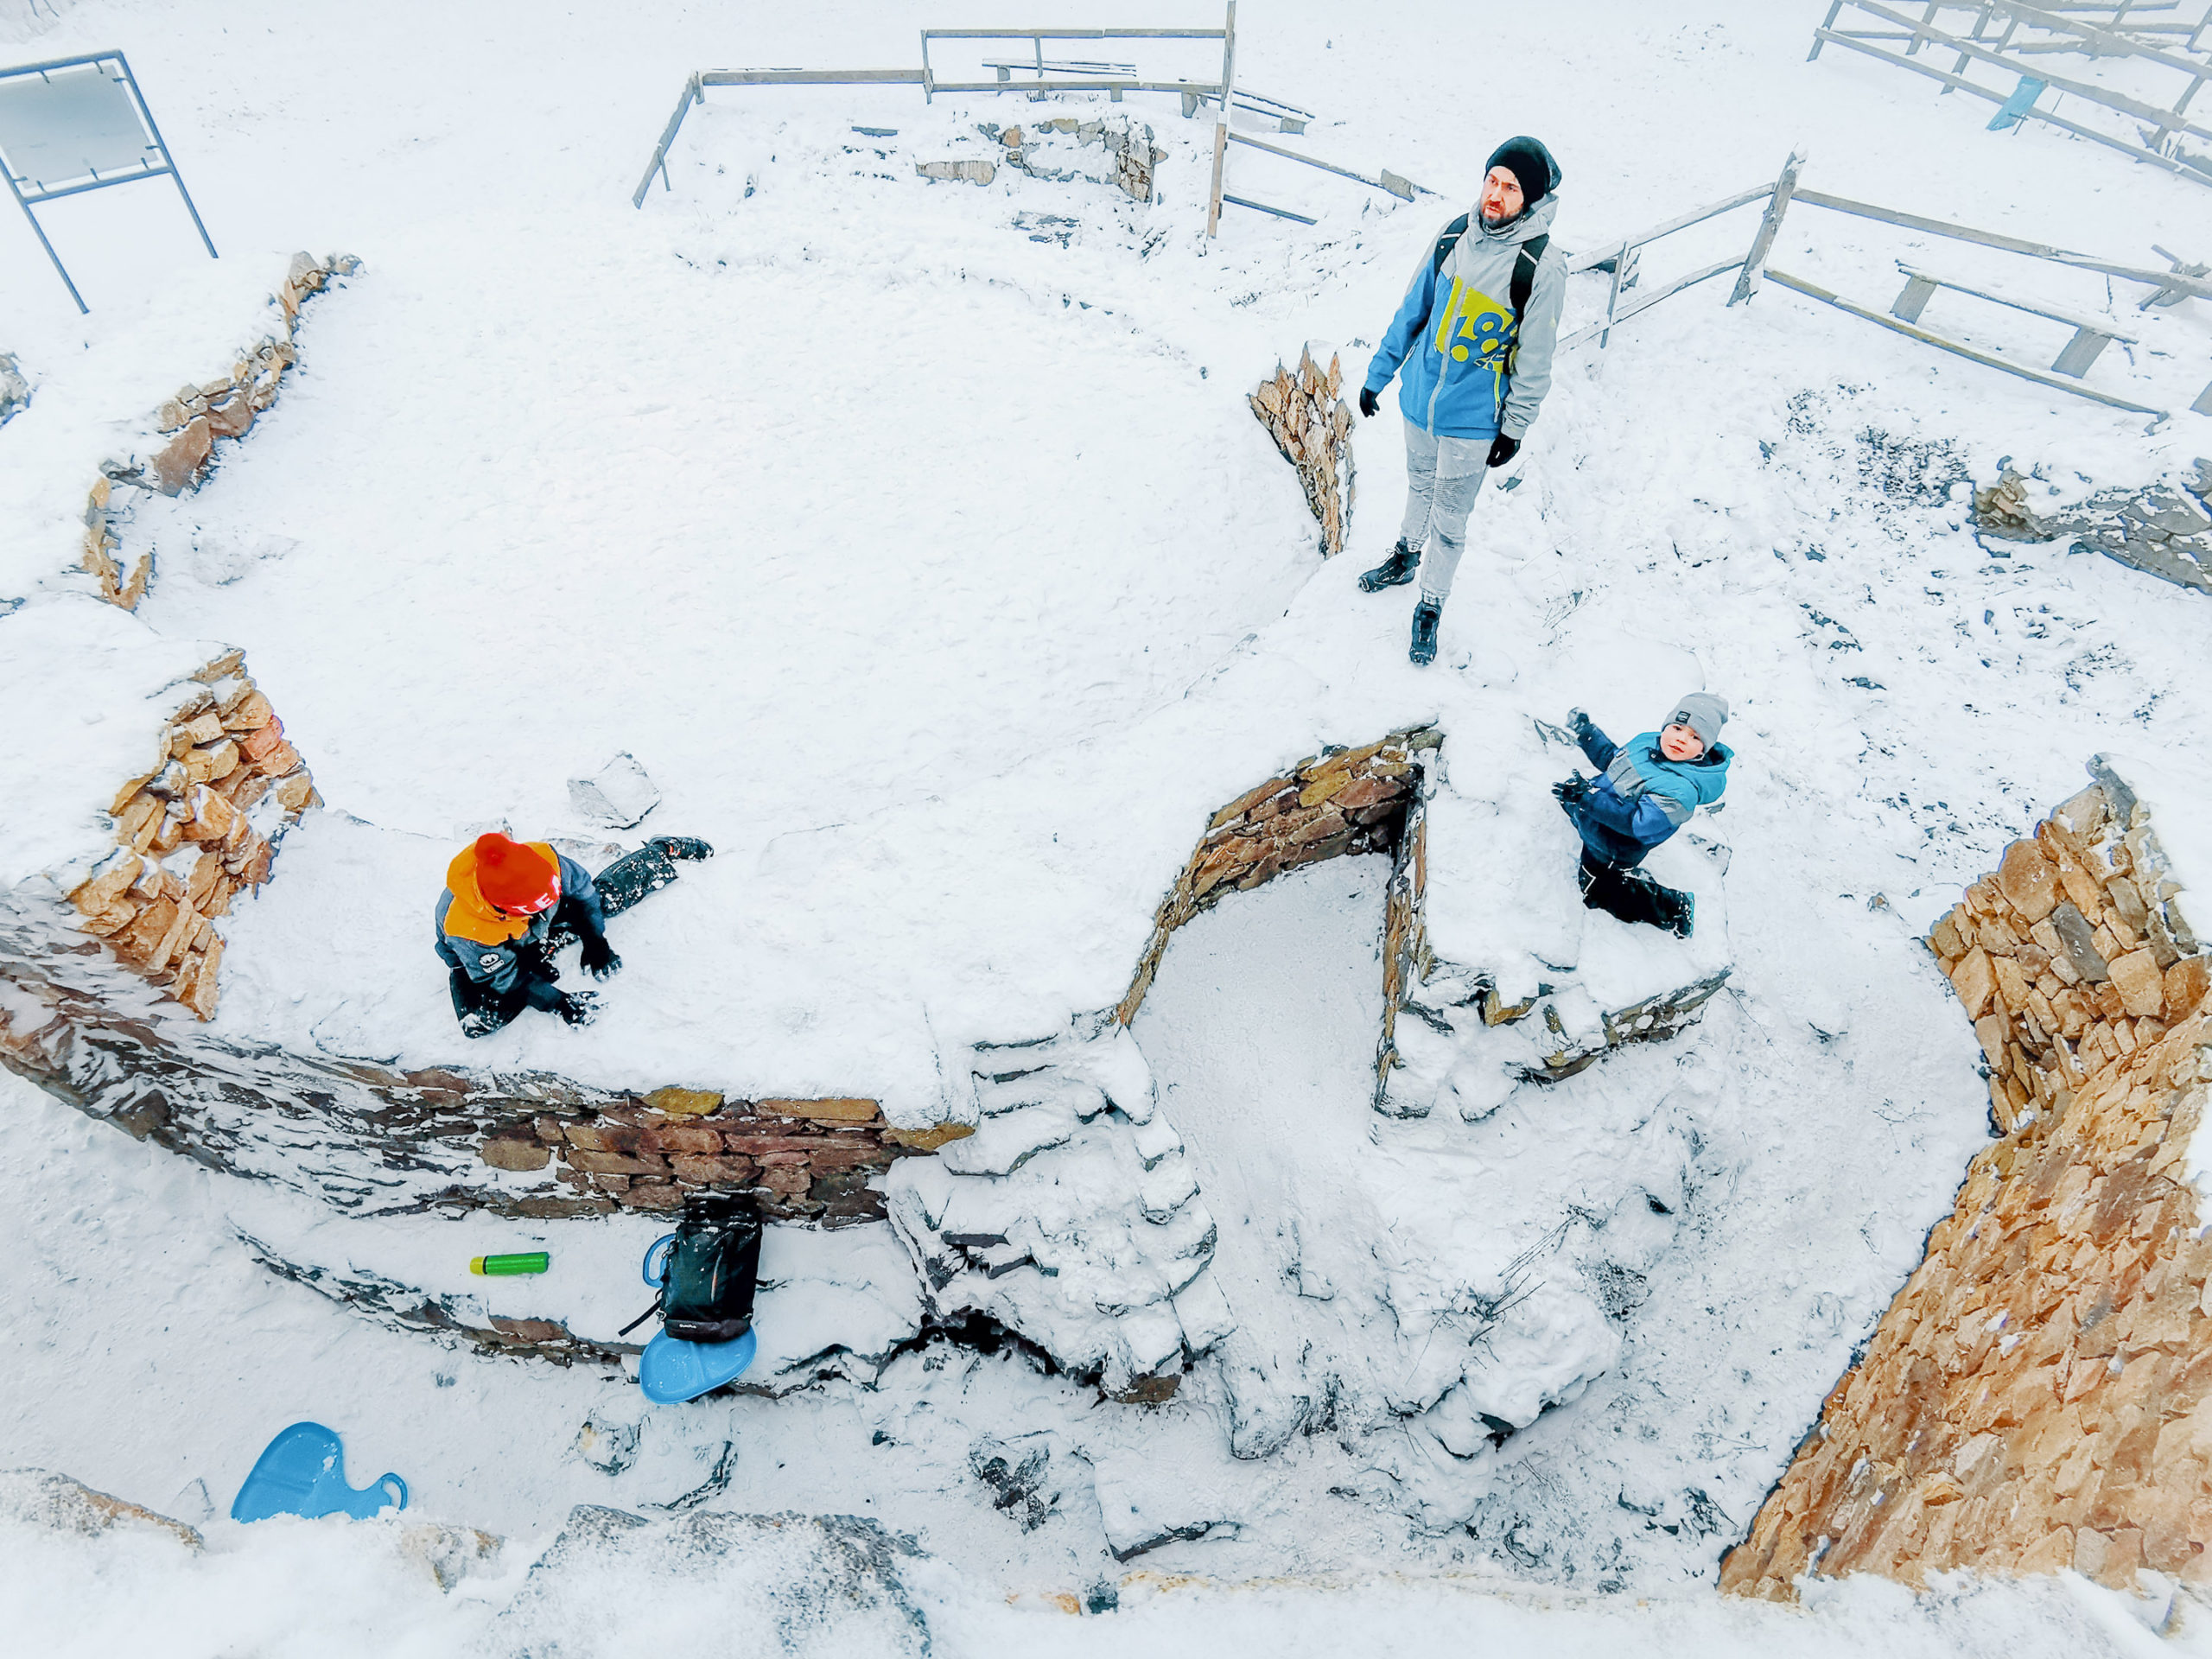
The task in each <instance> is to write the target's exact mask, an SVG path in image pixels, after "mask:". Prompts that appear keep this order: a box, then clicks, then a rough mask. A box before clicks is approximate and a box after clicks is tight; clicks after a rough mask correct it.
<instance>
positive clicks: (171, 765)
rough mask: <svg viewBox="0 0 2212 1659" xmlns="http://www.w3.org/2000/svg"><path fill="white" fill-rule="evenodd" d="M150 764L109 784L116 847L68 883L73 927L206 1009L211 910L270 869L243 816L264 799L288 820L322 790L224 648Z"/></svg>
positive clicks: (213, 988)
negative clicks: (77, 879)
mask: <svg viewBox="0 0 2212 1659" xmlns="http://www.w3.org/2000/svg"><path fill="white" fill-rule="evenodd" d="M193 678H194V680H195V681H197V682H198V683H199V684H200V690H197V691H195V692H194V693H192V694H191V695H190V696H188V697H187V698H186V699H185V701H184V702H183V703H182V704H181V706H180V707H179V708H178V709H176V710H175V713H174V714H172V715H170V717H169V721H168V725H167V727H166V728H164V729H163V730H162V733H161V734H160V737H159V740H158V742H157V744H156V746H154V748H155V753H154V754H153V755H151V756H149V760H151V761H152V765H151V766H150V769H149V770H148V771H146V772H142V773H141V774H139V775H138V776H137V777H135V778H132V779H129V780H128V781H126V782H125V783H124V785H123V787H122V788H121V789H119V790H118V791H116V796H115V800H114V803H113V804H111V806H110V808H109V809H108V810H109V812H110V814H111V817H113V819H114V823H115V839H116V842H117V845H116V849H115V850H114V851H113V852H112V853H111V854H109V855H107V856H106V857H105V858H104V859H102V860H101V861H100V862H99V864H98V865H96V866H94V867H93V869H92V874H90V875H89V876H88V877H87V878H86V880H83V881H82V882H80V883H79V884H78V886H77V887H75V888H73V890H72V891H71V893H70V894H69V900H70V902H71V903H72V904H73V905H74V906H76V909H77V913H78V922H77V925H78V926H79V928H81V929H82V930H83V931H86V932H87V933H90V934H92V935H93V936H94V937H95V938H101V939H105V941H107V943H108V944H109V946H110V947H111V949H112V950H114V952H115V955H116V958H117V960H118V961H119V962H121V963H123V964H124V966H125V967H127V968H129V969H130V970H131V971H132V972H133V973H136V974H137V975H138V976H141V977H142V978H144V979H147V980H149V981H151V982H153V983H155V984H156V985H158V986H161V987H162V988H163V989H164V990H166V991H167V992H168V995H171V996H173V997H175V999H176V1000H177V1001H180V1002H181V1003H183V1004H184V1005H185V1006H186V1007H188V1008H190V1009H191V1010H192V1011H193V1012H194V1014H198V1015H199V1016H200V1018H201V1019H202V1020H207V1019H212V1018H213V1016H214V1013H215V1004H216V998H217V982H216V974H217V969H219V967H220V965H221V963H222V959H223V942H222V940H221V939H220V938H219V937H217V935H216V932H215V929H214V925H213V924H214V919H215V918H217V917H219V916H221V915H224V914H226V912H228V911H229V909H230V907H231V899H232V897H233V896H235V895H236V894H237V893H239V892H241V891H243V890H245V889H248V888H251V887H259V886H260V885H261V884H262V883H263V882H264V881H266V880H268V879H269V869H270V860H271V858H272V856H273V849H271V847H270V841H269V837H268V836H266V835H265V834H264V833H263V832H262V830H261V829H257V828H256V827H255V825H254V823H252V821H251V817H250V816H249V815H250V814H251V813H252V811H253V809H254V808H255V807H256V806H257V804H260V803H261V802H262V801H263V800H264V798H270V799H271V800H273V802H274V803H275V804H276V806H277V808H278V809H279V810H281V813H282V816H283V820H284V821H286V822H289V821H291V820H294V819H296V818H297V817H299V815H300V814H301V813H302V811H304V810H306V809H307V808H308V806H310V805H313V804H316V802H317V801H318V799H319V797H317V795H316V794H315V780H314V779H313V778H312V777H311V776H310V775H309V774H308V769H307V767H306V766H305V765H304V764H303V763H302V761H301V760H300V755H299V751H298V750H296V749H295V748H294V747H292V746H291V745H290V744H289V743H288V742H286V741H285V740H284V722H283V721H281V720H279V719H278V718H277V714H276V711H275V710H274V709H271V708H270V706H269V699H268V698H267V697H266V696H264V695H263V694H262V693H261V692H260V691H259V690H257V689H256V687H255V685H254V683H253V681H252V680H251V678H250V677H247V675H246V673H245V667H244V660H243V654H242V653H240V652H235V651H232V652H226V653H225V654H224V655H223V656H221V657H219V658H216V659H215V660H214V661H213V662H212V663H209V664H207V666H206V667H205V668H202V669H201V670H200V671H199V672H198V673H196V674H194V676H193Z"/></svg>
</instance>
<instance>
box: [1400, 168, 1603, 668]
mask: <svg viewBox="0 0 2212 1659" xmlns="http://www.w3.org/2000/svg"><path fill="white" fill-rule="evenodd" d="M1559 185H1560V170H1559V163H1558V162H1554V160H1553V159H1552V155H1551V152H1550V151H1549V150H1548V149H1545V148H1544V147H1543V145H1541V143H1537V142H1536V140H1535V139H1534V138H1527V137H1522V138H1509V139H1507V140H1506V141H1505V142H1504V143H1503V144H1500V145H1499V146H1498V147H1497V153H1496V154H1495V155H1493V156H1491V158H1490V168H1489V172H1488V174H1487V175H1486V176H1485V177H1484V180H1483V189H1482V196H1481V198H1480V200H1478V202H1477V203H1476V206H1475V211H1474V213H1462V214H1461V215H1460V216H1459V218H1457V219H1453V220H1452V222H1451V223H1450V224H1449V225H1447V226H1445V227H1444V230H1443V232H1442V233H1441V234H1440V235H1439V236H1438V237H1437V238H1436V239H1435V241H1434V242H1433V244H1430V245H1426V246H1424V247H1423V249H1422V251H1421V264H1420V266H1419V267H1418V268H1417V269H1416V270H1414V279H1413V283H1412V285H1411V286H1410V287H1408V289H1406V297H1405V298H1404V299H1403V300H1402V301H1401V302H1399V305H1398V315H1396V316H1395V317H1393V318H1392V319H1391V320H1390V327H1389V332H1388V333H1387V334H1384V335H1383V344H1382V345H1381V346H1378V347H1377V348H1376V353H1375V356H1374V359H1373V360H1372V361H1371V362H1370V363H1369V364H1368V365H1367V381H1366V384H1365V385H1364V386H1363V387H1362V388H1361V391H1360V394H1359V412H1360V413H1361V414H1362V415H1373V414H1374V413H1375V412H1376V410H1377V409H1378V408H1379V407H1380V406H1381V405H1380V404H1379V402H1378V399H1379V397H1380V396H1381V393H1382V391H1383V388H1384V387H1385V386H1387V385H1389V384H1390V379H1391V377H1392V376H1393V375H1396V374H1398V373H1399V372H1400V369H1401V367H1402V368H1403V371H1404V374H1403V378H1402V380H1401V382H1400V385H1399V387H1398V410H1399V413H1400V414H1402V415H1403V416H1405V422H1406V518H1405V524H1404V526H1403V528H1402V530H1401V531H1400V532H1399V536H1398V545H1397V546H1396V547H1395V549H1394V550H1392V551H1391V554H1390V556H1389V558H1388V559H1386V560H1384V561H1383V563H1381V564H1379V565H1377V566H1376V568H1375V569H1372V570H1370V571H1368V572H1367V573H1366V574H1365V575H1363V576H1361V577H1360V579H1359V586H1360V591H1361V592H1363V593H1370V594H1374V593H1380V592H1381V591H1382V590H1383V588H1395V587H1397V586H1398V585H1399V584H1400V583H1402V582H1411V581H1412V580H1413V579H1414V573H1415V572H1416V571H1418V572H1419V573H1420V575H1421V602H1420V603H1419V604H1417V605H1416V606H1414V632H1413V647H1412V650H1411V652H1409V655H1410V656H1411V657H1412V658H1413V661H1414V664H1417V665H1420V666H1426V665H1427V664H1430V663H1432V662H1434V661H1435V660H1436V631H1437V626H1438V624H1439V622H1440V620H1441V618H1442V616H1443V612H1444V601H1445V597H1446V594H1450V593H1451V591H1452V575H1453V573H1454V572H1455V571H1457V570H1458V569H1459V556H1460V554H1461V553H1463V552H1465V550H1466V533H1467V515H1468V513H1469V512H1471V510H1472V509H1473V507H1474V505H1475V495H1476V493H1477V492H1478V491H1479V490H1480V489H1481V488H1482V486H1483V473H1484V469H1485V468H1486V467H1503V466H1504V465H1505V463H1506V462H1507V461H1510V460H1512V459H1513V457H1514V454H1516V452H1517V451H1518V450H1519V449H1520V448H1521V444H1522V440H1523V439H1525V438H1526V437H1527V436H1528V435H1529V424H1530V423H1532V422H1534V421H1535V418H1536V410H1537V409H1538V408H1539V407H1541V404H1542V403H1543V401H1544V394H1545V393H1546V392H1547V391H1549V390H1550V389H1551V384H1552V347H1553V346H1554V344H1555V343H1556V341H1557V340H1558V338H1559V317H1560V307H1561V306H1562V305H1563V304H1564V303H1565V302H1566V298H1567V259H1566V257H1565V256H1564V255H1562V254H1560V253H1559V252H1557V251H1553V250H1552V249H1551V247H1550V242H1551V237H1550V229H1551V222H1552V219H1553V217H1554V215H1555V214H1556V213H1558V211H1559ZM1424 547H1426V548H1427V555H1426V556H1425V557H1424V556H1423V553H1422V549H1423V548H1424Z"/></svg>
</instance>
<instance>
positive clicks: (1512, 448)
mask: <svg viewBox="0 0 2212 1659" xmlns="http://www.w3.org/2000/svg"><path fill="white" fill-rule="evenodd" d="M1520 453H1521V440H1520V439H1518V438H1509V437H1507V436H1506V435H1505V434H1504V433H1503V432H1501V433H1499V434H1498V435H1497V436H1496V437H1494V438H1492V439H1491V441H1490V461H1489V462H1488V465H1490V466H1492V467H1503V466H1504V465H1505V463H1506V462H1507V461H1510V460H1512V459H1513V457H1514V456H1516V455H1517V454H1520Z"/></svg>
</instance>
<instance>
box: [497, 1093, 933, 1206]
mask: <svg viewBox="0 0 2212 1659" xmlns="http://www.w3.org/2000/svg"><path fill="white" fill-rule="evenodd" d="M969 1133H972V1131H971V1130H969V1128H967V1127H966V1126H965V1125H947V1126H943V1127H941V1128H937V1129H931V1130H912V1129H899V1128H893V1127H892V1126H891V1125H890V1124H889V1123H887V1122H885V1121H884V1117H883V1114H882V1112H881V1110H880V1109H879V1108H878V1106H877V1104H876V1103H875V1102H874V1101H872V1100H828V1099H825V1100H754V1101H745V1100H728V1099H725V1098H724V1097H723V1096H721V1095H719V1094H716V1093H713V1092H711V1091H709V1090H696V1089H680V1088H668V1089H659V1090H654V1091H653V1092H652V1094H650V1095H646V1096H643V1097H641V1098H639V1099H636V1100H631V1101H625V1102H622V1103H610V1104H607V1105H602V1106H601V1107H600V1108H599V1109H596V1110H594V1111H592V1112H589V1113H587V1114H584V1115H582V1116H562V1115H560V1114H557V1113H550V1112H547V1113H538V1114H535V1115H533V1116H531V1117H529V1118H527V1119H515V1120H511V1121H509V1122H505V1123H502V1124H499V1125H498V1126H496V1127H494V1128H492V1129H491V1130H489V1131H487V1132H486V1135H485V1136H484V1139H483V1141H482V1145H481V1147H480V1154H479V1155H480V1156H481V1157H482V1159H483V1160H484V1161H485V1162H486V1164H488V1165H490V1166H493V1168H495V1169H505V1170H518V1171H530V1170H545V1169H549V1168H550V1172H551V1173H552V1175H553V1176H554V1178H555V1179H556V1180H558V1181H560V1182H561V1183H563V1185H566V1186H567V1187H568V1188H569V1190H570V1191H571V1192H573V1193H574V1194H575V1196H576V1198H577V1199H578V1200H579V1202H580V1204H581V1205H583V1206H585V1207H588V1208H594V1209H598V1210H601V1211H611V1210H615V1209H622V1210H639V1211H673V1210H678V1209H681V1208H682V1207H683V1198H684V1195H685V1194H686V1193H688V1192H750V1193H752V1194H753V1197H754V1198H755V1199H756V1200H758V1201H759V1203H760V1205H761V1208H762V1211H763V1213H765V1214H766V1215H769V1216H771V1217H774V1218H775V1219H778V1220H781V1221H819V1222H821V1223H822V1224H824V1225H825V1226H831V1227H836V1226H849V1225H851V1224H854V1223H855V1222H862V1221H880V1220H881V1219H882V1218H883V1215H884V1208H883V1194H882V1193H881V1192H880V1191H879V1190H877V1189H875V1188H874V1187H871V1186H870V1185H868V1182H869V1179H870V1178H871V1177H873V1176H875V1175H877V1174H880V1173H881V1172H883V1171H884V1170H886V1169H887V1168H889V1167H890V1166H891V1164H892V1163H893V1160H896V1159H898V1158H900V1157H904V1156H906V1155H908V1154H912V1153H916V1152H927V1151H934V1150H935V1149H936V1148H937V1147H939V1146H942V1145H944V1143H945V1142H946V1141H950V1140H954V1139H957V1138H959V1137H960V1136H961V1135H967V1134H969ZM556 1160H557V1162H556Z"/></svg>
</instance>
